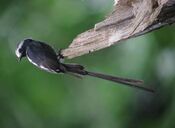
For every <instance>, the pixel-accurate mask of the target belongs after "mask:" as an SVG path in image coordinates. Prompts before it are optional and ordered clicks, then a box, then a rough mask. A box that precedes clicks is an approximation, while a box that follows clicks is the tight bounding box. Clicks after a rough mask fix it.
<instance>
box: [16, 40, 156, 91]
mask: <svg viewBox="0 0 175 128" xmlns="http://www.w3.org/2000/svg"><path fill="white" fill-rule="evenodd" d="M16 56H17V57H18V59H19V60H21V59H22V58H23V57H27V59H28V60H29V61H30V62H31V63H32V64H33V65H35V66H37V67H38V68H40V69H42V70H45V71H48V72H51V73H67V74H73V75H75V76H93V77H98V78H101V79H105V80H109V81H113V82H116V83H120V84H124V85H129V86H131V87H136V88H139V89H142V90H146V91H149V92H153V91H154V90H152V89H149V88H146V87H144V86H142V84H143V81H142V80H134V79H128V78H121V77H116V76H111V75H105V74H101V73H95V72H90V71H86V70H85V68H84V67H83V66H81V65H78V64H65V63H62V62H61V59H62V58H63V57H62V55H61V54H60V52H59V54H57V53H56V52H55V51H54V49H53V48H52V47H51V46H49V45H48V44H46V43H43V42H41V41H36V40H33V39H25V40H23V41H21V42H20V43H19V44H18V46H17V49H16Z"/></svg>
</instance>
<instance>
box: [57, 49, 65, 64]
mask: <svg viewBox="0 0 175 128" xmlns="http://www.w3.org/2000/svg"><path fill="white" fill-rule="evenodd" d="M61 52H62V49H60V50H59V51H58V53H57V59H58V60H60V61H61V60H63V59H64V56H63V55H62V54H61Z"/></svg>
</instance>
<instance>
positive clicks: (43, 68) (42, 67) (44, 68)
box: [27, 55, 57, 73]
mask: <svg viewBox="0 0 175 128" xmlns="http://www.w3.org/2000/svg"><path fill="white" fill-rule="evenodd" d="M27 59H28V60H29V61H30V63H32V64H33V65H35V66H37V67H39V68H40V69H42V70H44V71H47V72H50V73H57V72H56V71H54V70H50V69H48V68H46V67H44V66H43V65H38V64H36V63H35V62H33V61H32V60H31V59H30V57H29V56H28V55H27Z"/></svg>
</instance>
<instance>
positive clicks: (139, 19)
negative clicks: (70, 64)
mask: <svg viewBox="0 0 175 128" xmlns="http://www.w3.org/2000/svg"><path fill="white" fill-rule="evenodd" d="M174 22H175V0H115V4H114V11H113V12H112V13H111V14H110V15H109V16H108V17H107V18H106V19H105V20H104V21H102V22H100V23H97V24H96V25H95V27H94V28H93V29H90V30H88V31H86V32H84V33H82V34H80V35H78V36H77V37H76V38H75V39H74V40H73V42H72V43H71V44H70V46H69V47H68V48H67V49H64V50H63V51H62V54H63V56H64V57H66V58H69V59H70V58H74V57H77V56H81V55H84V54H88V53H91V52H94V51H97V50H100V49H103V48H106V47H109V46H111V45H114V44H117V43H118V42H120V41H122V40H126V39H129V38H133V37H136V36H140V35H143V34H145V33H148V32H150V31H153V30H156V29H158V28H161V27H163V26H166V25H170V24H173V23H174Z"/></svg>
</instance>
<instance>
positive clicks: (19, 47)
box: [15, 39, 32, 61]
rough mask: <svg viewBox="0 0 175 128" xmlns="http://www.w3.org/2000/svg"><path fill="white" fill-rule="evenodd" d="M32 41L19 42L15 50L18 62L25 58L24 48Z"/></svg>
mask: <svg viewBox="0 0 175 128" xmlns="http://www.w3.org/2000/svg"><path fill="white" fill-rule="evenodd" d="M31 41H32V39H24V40H23V41H21V42H20V43H19V44H18V45H17V48H16V51H15V53H16V56H17V57H18V59H19V61H20V60H21V59H22V58H23V57H25V56H26V48H27V46H28V45H29V43H30V42H31Z"/></svg>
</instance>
